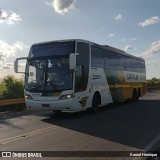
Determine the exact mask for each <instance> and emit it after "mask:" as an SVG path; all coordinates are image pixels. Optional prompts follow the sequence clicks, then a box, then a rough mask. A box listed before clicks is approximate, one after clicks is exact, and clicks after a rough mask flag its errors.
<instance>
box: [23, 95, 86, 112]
mask: <svg viewBox="0 0 160 160" xmlns="http://www.w3.org/2000/svg"><path fill="white" fill-rule="evenodd" d="M25 102H26V106H27V108H28V109H31V110H44V111H51V110H57V111H58V110H59V111H72V110H80V109H83V108H82V107H81V105H80V103H78V102H76V101H75V100H74V98H71V99H64V100H58V101H33V100H30V99H26V100H25Z"/></svg>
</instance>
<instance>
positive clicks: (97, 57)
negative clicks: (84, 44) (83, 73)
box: [91, 46, 105, 68]
mask: <svg viewBox="0 0 160 160" xmlns="http://www.w3.org/2000/svg"><path fill="white" fill-rule="evenodd" d="M104 51H105V50H103V49H101V48H98V47H94V46H92V47H91V55H92V56H91V66H92V67H101V68H104Z"/></svg>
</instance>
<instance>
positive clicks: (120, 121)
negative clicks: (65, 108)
mask: <svg viewBox="0 0 160 160" xmlns="http://www.w3.org/2000/svg"><path fill="white" fill-rule="evenodd" d="M159 115H160V92H152V93H148V94H147V95H146V96H144V97H143V98H141V99H140V101H139V102H135V103H121V104H118V105H110V106H106V107H103V108H101V109H100V111H99V112H97V113H90V112H88V111H84V112H78V113H74V114H73V113H70V114H69V113H64V114H62V115H60V116H56V115H55V114H54V113H52V112H31V111H25V112H22V113H15V114H8V115H0V151H142V150H156V151H157V150H158V151H159V150H160V116H159ZM93 153H94V152H93ZM70 154H71V153H70ZM115 154H116V153H115ZM4 159H5V158H4ZM45 159H53V157H52V158H45ZM56 159H64V157H62V158H61V157H58V158H56ZM66 159H67V158H66ZM68 159H89V158H88V157H87V158H84V157H79V158H78V157H77V158H75V157H69V158H68ZM95 159H98V157H96V158H95ZM99 159H134V160H135V158H134V157H132V158H129V157H126V158H122V157H121V158H118V157H117V158H115V157H112V158H103V157H102V158H99Z"/></svg>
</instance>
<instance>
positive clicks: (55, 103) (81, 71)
mask: <svg viewBox="0 0 160 160" xmlns="http://www.w3.org/2000/svg"><path fill="white" fill-rule="evenodd" d="M24 59H26V60H27V62H26V68H25V102H26V106H27V107H28V108H31V109H37V110H53V111H54V112H60V111H78V110H86V109H92V110H97V109H98V108H99V107H100V106H102V105H107V104H110V103H114V102H116V103H117V102H121V101H125V100H127V99H132V100H133V101H138V100H139V97H140V96H143V95H144V94H145V93H146V70H145V61H144V59H142V58H138V57H135V56H132V55H129V54H126V53H125V52H124V51H122V50H119V49H116V48H113V47H111V46H107V45H103V46H102V45H98V44H95V43H93V42H90V41H86V40H80V39H72V40H61V41H52V42H45V43H38V44H34V45H32V47H31V49H30V52H29V56H28V57H23V58H17V59H16V60H15V72H16V73H20V72H19V70H18V68H19V67H18V64H19V63H20V61H21V60H24Z"/></svg>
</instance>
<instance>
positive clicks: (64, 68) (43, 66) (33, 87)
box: [25, 55, 73, 92]
mask: <svg viewBox="0 0 160 160" xmlns="http://www.w3.org/2000/svg"><path fill="white" fill-rule="evenodd" d="M72 78H73V76H72V72H71V70H70V69H69V55H68V56H60V57H59V56H58V57H57V56H55V57H52V58H43V59H42V58H41V59H29V60H28V63H27V66H26V81H25V82H26V84H25V89H26V90H27V91H33V92H45V91H47V92H53V91H64V90H70V89H72V86H73V85H72Z"/></svg>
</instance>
